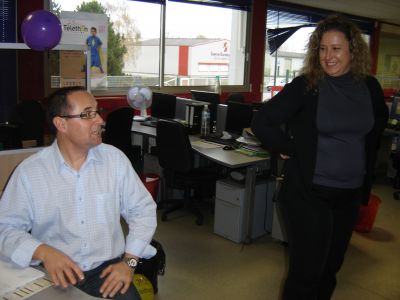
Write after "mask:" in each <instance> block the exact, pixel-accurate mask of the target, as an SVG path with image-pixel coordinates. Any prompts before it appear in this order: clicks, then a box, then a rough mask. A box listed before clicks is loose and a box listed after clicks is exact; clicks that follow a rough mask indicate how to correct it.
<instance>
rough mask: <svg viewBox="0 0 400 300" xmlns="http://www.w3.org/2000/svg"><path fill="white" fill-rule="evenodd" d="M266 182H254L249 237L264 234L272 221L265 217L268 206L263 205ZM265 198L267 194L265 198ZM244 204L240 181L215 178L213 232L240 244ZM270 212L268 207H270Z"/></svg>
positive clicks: (244, 214)
mask: <svg viewBox="0 0 400 300" xmlns="http://www.w3.org/2000/svg"><path fill="white" fill-rule="evenodd" d="M268 186H269V185H267V182H266V181H262V182H259V183H257V184H256V188H255V197H254V209H253V213H252V216H253V218H252V231H251V238H252V239H255V238H257V237H260V236H262V235H264V234H266V233H267V232H268V231H269V229H268V227H271V226H270V225H268V224H269V223H272V220H269V215H270V214H269V211H268V209H269V207H267V194H270V193H267V187H268ZM268 198H269V197H268ZM245 209H246V205H245V187H244V184H241V183H238V182H235V181H233V180H229V179H224V180H219V181H217V185H216V193H215V215H214V233H216V234H218V235H220V236H222V237H224V238H227V239H229V240H232V241H234V242H236V243H241V242H243V241H244V239H245V238H246V232H245V230H246V222H247V221H246V220H247V219H246V211H245ZM270 210H271V213H272V207H271V209H270Z"/></svg>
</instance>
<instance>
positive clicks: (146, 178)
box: [140, 173, 160, 201]
mask: <svg viewBox="0 0 400 300" xmlns="http://www.w3.org/2000/svg"><path fill="white" fill-rule="evenodd" d="M140 179H141V180H142V182H143V184H144V186H145V187H146V188H147V190H148V191H149V192H150V194H151V195H152V196H153V199H154V201H156V200H157V195H158V184H159V182H160V176H159V175H158V174H156V173H144V174H142V175H140Z"/></svg>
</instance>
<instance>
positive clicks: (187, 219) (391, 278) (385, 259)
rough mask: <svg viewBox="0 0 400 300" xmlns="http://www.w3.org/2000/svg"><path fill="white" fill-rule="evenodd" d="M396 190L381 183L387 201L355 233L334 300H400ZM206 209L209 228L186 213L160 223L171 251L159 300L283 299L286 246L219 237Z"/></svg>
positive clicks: (399, 204) (159, 235)
mask: <svg viewBox="0 0 400 300" xmlns="http://www.w3.org/2000/svg"><path fill="white" fill-rule="evenodd" d="M393 192H394V189H393V188H392V187H391V185H390V184H388V183H381V184H377V185H375V187H374V190H373V193H374V194H376V195H378V196H379V197H380V198H381V199H382V203H381V205H380V207H379V211H378V215H377V217H376V220H375V223H374V228H373V229H372V231H371V232H370V233H357V232H355V233H354V235H353V237H352V241H351V245H350V247H349V250H348V252H347V256H346V259H345V263H344V265H343V268H342V270H341V271H340V273H339V274H338V286H337V288H336V290H335V293H334V295H333V297H332V300H347V299H351V300H353V299H362V300H381V299H382V300H383V299H385V300H389V299H390V300H399V299H400V201H399V200H394V199H393V198H392V194H393ZM203 210H204V212H206V218H205V222H204V225H203V226H197V225H195V223H194V217H192V216H191V215H189V214H188V213H186V212H178V213H177V214H176V215H175V217H174V218H171V220H169V221H167V222H161V221H159V225H158V228H157V232H156V235H155V238H156V239H157V240H158V241H159V242H160V243H161V244H162V245H163V248H164V250H165V252H166V272H165V275H164V276H159V277H158V288H159V291H158V294H157V295H156V297H155V299H156V300H206V299H207V300H209V299H210V300H213V299H218V300H224V299H232V300H236V299H246V300H258V299H266V300H269V299H271V300H274V299H277V300H278V299H279V295H280V292H281V287H282V283H283V280H284V278H285V273H286V266H287V258H286V248H285V247H284V246H283V245H282V243H281V242H279V241H277V240H275V239H273V238H272V237H271V236H270V235H266V236H263V237H261V238H259V239H257V240H256V241H254V242H253V243H252V244H250V245H241V244H236V243H234V242H231V241H229V240H226V239H224V238H222V237H220V236H218V235H216V234H214V233H213V214H212V209H211V208H210V207H204V209H203ZM149 299H150V298H149ZM144 300H146V299H144Z"/></svg>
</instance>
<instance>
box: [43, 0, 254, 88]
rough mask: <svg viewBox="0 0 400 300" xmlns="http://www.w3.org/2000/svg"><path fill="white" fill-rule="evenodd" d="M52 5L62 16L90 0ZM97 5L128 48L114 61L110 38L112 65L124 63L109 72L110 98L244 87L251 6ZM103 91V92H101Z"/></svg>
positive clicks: (165, 1) (237, 1) (234, 2)
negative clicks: (142, 89)
mask: <svg viewBox="0 0 400 300" xmlns="http://www.w3.org/2000/svg"><path fill="white" fill-rule="evenodd" d="M49 1H52V2H51V7H53V9H54V10H56V11H59V12H61V11H75V10H76V9H77V7H78V6H80V5H82V4H83V3H86V4H87V3H88V1H87V0H86V1H83V0H49ZM97 2H98V3H100V4H101V6H102V7H103V8H104V9H105V12H106V15H107V16H108V17H109V21H110V23H112V28H113V30H114V31H115V33H116V34H120V36H121V37H123V46H125V47H126V53H125V54H124V55H120V56H116V57H115V56H112V54H113V53H112V50H113V49H112V46H110V39H111V37H110V33H109V36H108V43H109V44H108V48H106V49H105V50H104V51H108V52H107V54H108V55H107V59H108V60H110V62H109V64H108V65H109V66H110V64H113V62H114V61H120V62H122V64H121V68H120V70H110V68H108V70H107V71H106V85H105V86H106V88H107V90H108V91H110V92H111V93H118V90H119V91H121V90H123V91H125V89H126V88H127V87H129V86H132V85H139V84H143V85H148V86H158V87H160V88H169V87H171V88H172V89H175V90H176V91H177V92H178V91H180V88H179V87H180V86H185V89H184V90H182V91H187V86H192V87H193V86H200V87H201V86H208V85H209V84H210V82H213V80H214V78H215V76H217V75H218V76H219V77H220V80H221V84H222V85H231V86H244V85H245V82H246V78H245V75H244V74H246V72H245V70H246V59H245V58H246V51H247V31H248V28H247V23H248V18H249V11H250V3H251V0H225V1H222V0H221V1H197V0H140V1H129V0H97ZM109 32H110V31H109ZM110 47H111V48H110ZM53 60H54V59H53ZM53 64H54V63H53ZM53 69H54V70H55V71H52V75H53V76H52V87H57V84H58V82H59V80H58V81H57V79H56V78H57V77H58V76H59V71H58V70H57V68H53ZM95 71H96V70H95ZM92 82H93V81H92ZM171 88H170V89H171ZM102 89H103V90H104V86H102V87H100V88H99V91H98V92H100V91H101V90H102ZM92 90H94V91H95V92H96V87H93V86H92ZM100 93H101V92H100Z"/></svg>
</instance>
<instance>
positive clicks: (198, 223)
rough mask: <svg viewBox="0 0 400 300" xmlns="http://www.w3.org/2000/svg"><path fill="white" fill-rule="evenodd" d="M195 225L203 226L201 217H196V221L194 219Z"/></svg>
mask: <svg viewBox="0 0 400 300" xmlns="http://www.w3.org/2000/svg"><path fill="white" fill-rule="evenodd" d="M196 225H197V226H201V225H203V217H202V216H201V217H197V219H196Z"/></svg>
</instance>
